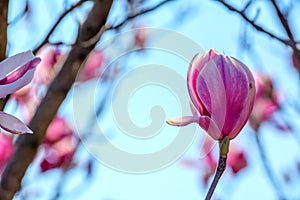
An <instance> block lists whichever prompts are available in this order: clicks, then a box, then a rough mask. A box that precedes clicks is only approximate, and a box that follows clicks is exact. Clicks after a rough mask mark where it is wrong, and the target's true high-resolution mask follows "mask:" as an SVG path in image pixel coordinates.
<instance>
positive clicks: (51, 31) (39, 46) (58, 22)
mask: <svg viewBox="0 0 300 200" xmlns="http://www.w3.org/2000/svg"><path fill="white" fill-rule="evenodd" d="M86 1H88V0H80V1H78V2H77V3H76V4H74V5H72V6H71V7H70V8H69V9H67V10H65V11H64V12H63V13H62V14H61V15H60V17H59V18H58V19H57V21H56V22H55V24H54V25H53V26H52V28H51V29H50V31H49V32H48V34H47V35H46V37H45V38H44V40H43V41H42V42H41V43H40V44H39V45H38V46H37V47H35V48H34V50H33V53H34V54H36V53H37V51H38V50H39V49H40V48H41V47H42V46H44V45H45V44H47V43H48V41H49V38H50V36H51V35H52V33H53V32H54V31H55V29H56V27H57V26H58V25H59V24H60V22H61V21H62V20H63V19H64V18H65V16H67V15H68V14H69V13H70V12H72V11H73V10H74V9H75V8H77V7H79V6H81V5H82V4H83V3H84V2H86Z"/></svg>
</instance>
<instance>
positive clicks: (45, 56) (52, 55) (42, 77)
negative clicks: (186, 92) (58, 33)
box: [33, 45, 63, 85]
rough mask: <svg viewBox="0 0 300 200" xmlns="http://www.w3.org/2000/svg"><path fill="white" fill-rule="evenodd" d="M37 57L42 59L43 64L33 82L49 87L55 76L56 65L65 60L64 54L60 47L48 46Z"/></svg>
mask: <svg viewBox="0 0 300 200" xmlns="http://www.w3.org/2000/svg"><path fill="white" fill-rule="evenodd" d="M37 55H38V56H39V57H41V58H42V62H41V63H40V65H39V67H38V68H37V70H36V72H35V75H34V78H33V82H34V83H35V84H38V85H39V84H43V85H49V84H50V83H51V81H52V80H53V78H54V76H55V72H56V69H55V67H56V64H57V62H58V61H59V60H60V59H62V58H63V54H62V53H61V52H60V50H59V48H58V46H53V45H46V46H44V47H43V48H42V49H41V50H40V51H39V52H38V53H37Z"/></svg>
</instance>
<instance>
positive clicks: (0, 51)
mask: <svg viewBox="0 0 300 200" xmlns="http://www.w3.org/2000/svg"><path fill="white" fill-rule="evenodd" d="M0 10H1V13H0V41H1V42H0V61H2V60H4V59H5V58H6V45H7V16H8V0H3V1H0ZM5 101H6V100H5V99H1V100H0V110H3V109H4V106H5Z"/></svg>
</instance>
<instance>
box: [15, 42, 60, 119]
mask: <svg viewBox="0 0 300 200" xmlns="http://www.w3.org/2000/svg"><path fill="white" fill-rule="evenodd" d="M37 54H38V56H40V57H41V58H42V61H41V63H40V64H39V67H38V68H37V69H36V71H35V74H34V77H33V80H32V82H31V83H30V84H28V85H26V86H25V87H23V88H21V89H20V90H18V91H16V92H15V93H13V94H12V96H11V99H13V100H15V101H16V103H17V106H18V107H17V108H18V109H19V113H20V114H21V115H20V117H21V118H22V120H24V121H25V122H26V123H29V122H30V120H31V118H32V116H33V115H34V113H35V111H36V108H37V106H38V105H39V104H40V102H41V99H42V98H43V97H44V94H45V92H46V90H47V88H48V86H49V85H50V83H51V82H52V80H53V79H54V77H55V75H56V72H57V71H58V70H59V67H60V65H59V64H60V62H61V61H62V58H63V54H62V53H61V51H60V49H59V47H58V46H53V45H45V46H44V47H43V48H42V49H41V50H39V51H38V53H37Z"/></svg>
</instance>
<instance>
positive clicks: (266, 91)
mask: <svg viewBox="0 0 300 200" xmlns="http://www.w3.org/2000/svg"><path fill="white" fill-rule="evenodd" d="M255 83H256V88H257V91H256V100H255V104H254V107H253V110H252V113H251V115H250V120H249V121H250V126H251V127H252V128H253V129H254V130H257V129H258V128H259V127H260V125H261V124H262V123H263V122H265V121H272V120H271V117H272V115H273V113H274V112H276V111H277V110H279V109H280V105H279V102H278V95H277V92H276V91H275V89H274V87H273V82H272V80H271V78H270V77H269V76H267V75H262V74H259V75H256V76H255ZM272 122H274V123H275V125H277V123H276V122H275V121H272ZM278 125H280V124H278Z"/></svg>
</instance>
